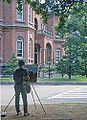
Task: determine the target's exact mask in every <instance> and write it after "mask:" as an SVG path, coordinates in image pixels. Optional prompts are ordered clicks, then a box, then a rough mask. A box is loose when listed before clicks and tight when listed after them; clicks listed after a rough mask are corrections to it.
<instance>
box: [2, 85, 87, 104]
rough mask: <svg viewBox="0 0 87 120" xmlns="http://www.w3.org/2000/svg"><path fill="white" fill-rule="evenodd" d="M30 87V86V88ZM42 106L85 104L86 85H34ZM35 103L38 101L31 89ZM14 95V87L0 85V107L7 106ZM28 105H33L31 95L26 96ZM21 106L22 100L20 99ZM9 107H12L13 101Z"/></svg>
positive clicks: (86, 97)
mask: <svg viewBox="0 0 87 120" xmlns="http://www.w3.org/2000/svg"><path fill="white" fill-rule="evenodd" d="M31 87H32V86H31ZM34 88H35V91H36V92H37V94H38V96H39V99H40V101H41V102H42V104H60V103H87V85H34ZM32 91H33V94H34V99H35V102H36V103H37V104H38V103H39V101H38V99H37V96H36V94H35V92H34V89H33V88H32ZM13 95H14V85H1V93H0V96H1V105H7V104H8V102H9V101H10V99H11V98H12V96H13ZM28 102H29V104H33V98H32V94H31V93H30V94H28ZM20 104H21V105H22V104H23V103H22V99H20ZM10 105H14V99H13V101H12V102H11V104H10Z"/></svg>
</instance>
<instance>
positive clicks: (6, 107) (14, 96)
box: [4, 94, 15, 112]
mask: <svg viewBox="0 0 87 120" xmlns="http://www.w3.org/2000/svg"><path fill="white" fill-rule="evenodd" d="M14 97H15V94H14V95H13V96H12V98H11V100H10V101H9V103H8V105H7V106H6V107H5V109H4V112H5V111H6V110H7V108H8V107H9V105H10V104H11V102H12V100H13V99H14Z"/></svg>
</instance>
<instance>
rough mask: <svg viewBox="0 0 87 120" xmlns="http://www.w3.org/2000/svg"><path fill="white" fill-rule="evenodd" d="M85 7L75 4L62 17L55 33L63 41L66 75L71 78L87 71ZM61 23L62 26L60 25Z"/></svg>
mask: <svg viewBox="0 0 87 120" xmlns="http://www.w3.org/2000/svg"><path fill="white" fill-rule="evenodd" d="M86 13H87V6H86V3H84V4H81V3H76V4H74V5H73V6H72V9H70V10H69V11H68V13H67V16H66V15H65V17H64V15H62V19H63V20H62V22H63V21H64V24H63V23H62V22H61V19H60V21H59V23H58V25H57V26H56V30H57V33H58V34H59V35H61V36H62V37H63V38H64V39H65V43H64V46H63V47H64V49H65V59H64V60H65V64H66V73H67V75H69V78H71V75H73V74H85V71H86V70H87V14H86ZM63 17H64V18H63ZM61 23H62V24H61Z"/></svg>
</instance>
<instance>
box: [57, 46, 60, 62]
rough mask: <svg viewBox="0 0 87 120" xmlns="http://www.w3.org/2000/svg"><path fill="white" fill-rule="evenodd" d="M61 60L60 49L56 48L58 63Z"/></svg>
mask: <svg viewBox="0 0 87 120" xmlns="http://www.w3.org/2000/svg"><path fill="white" fill-rule="evenodd" d="M59 61H60V49H58V48H57V49H56V63H58V62H59Z"/></svg>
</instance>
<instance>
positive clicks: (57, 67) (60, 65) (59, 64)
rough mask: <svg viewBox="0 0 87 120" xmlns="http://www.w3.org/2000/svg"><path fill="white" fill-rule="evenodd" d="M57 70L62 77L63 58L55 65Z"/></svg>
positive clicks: (63, 68)
mask: <svg viewBox="0 0 87 120" xmlns="http://www.w3.org/2000/svg"><path fill="white" fill-rule="evenodd" d="M56 69H57V72H58V73H60V74H61V75H62V78H63V77H64V74H66V61H65V60H64V59H61V60H60V61H59V63H58V64H57V65H56Z"/></svg>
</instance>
